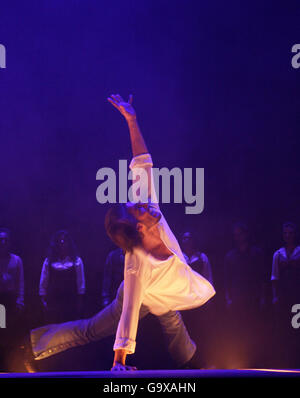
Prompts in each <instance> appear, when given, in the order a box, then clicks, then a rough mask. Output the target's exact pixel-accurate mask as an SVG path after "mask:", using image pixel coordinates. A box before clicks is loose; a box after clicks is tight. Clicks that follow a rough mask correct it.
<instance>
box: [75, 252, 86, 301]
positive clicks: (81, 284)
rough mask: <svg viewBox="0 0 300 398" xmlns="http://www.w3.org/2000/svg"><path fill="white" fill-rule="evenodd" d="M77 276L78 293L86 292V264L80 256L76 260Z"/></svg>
mask: <svg viewBox="0 0 300 398" xmlns="http://www.w3.org/2000/svg"><path fill="white" fill-rule="evenodd" d="M76 277H77V293H78V294H84V293H85V277H84V266H83V262H82V260H81V258H80V257H77V260H76Z"/></svg>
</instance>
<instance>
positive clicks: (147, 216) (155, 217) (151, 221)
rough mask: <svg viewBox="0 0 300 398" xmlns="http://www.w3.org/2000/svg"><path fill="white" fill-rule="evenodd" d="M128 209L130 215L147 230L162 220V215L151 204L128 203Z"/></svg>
mask: <svg viewBox="0 0 300 398" xmlns="http://www.w3.org/2000/svg"><path fill="white" fill-rule="evenodd" d="M126 207H127V209H128V211H129V213H130V214H131V215H132V216H133V217H134V218H135V219H136V220H137V221H138V222H139V223H142V224H143V225H144V226H145V227H146V228H147V229H149V228H151V227H153V226H154V225H156V224H157V223H158V221H159V220H160V218H161V213H160V211H159V210H157V209H156V208H155V207H154V206H153V205H151V203H131V202H128V203H127V204H126Z"/></svg>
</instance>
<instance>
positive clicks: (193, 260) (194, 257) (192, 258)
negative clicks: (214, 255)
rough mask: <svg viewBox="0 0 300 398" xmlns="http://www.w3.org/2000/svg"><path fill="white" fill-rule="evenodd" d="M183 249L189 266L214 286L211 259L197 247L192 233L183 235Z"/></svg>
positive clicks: (187, 232) (188, 232)
mask: <svg viewBox="0 0 300 398" xmlns="http://www.w3.org/2000/svg"><path fill="white" fill-rule="evenodd" d="M181 247H182V251H183V254H184V256H185V259H186V262H187V263H188V264H189V266H190V267H192V268H193V269H194V270H195V271H196V272H198V273H199V274H201V275H202V276H204V278H205V279H207V280H208V281H209V282H210V283H211V284H213V275H212V269H211V265H210V262H209V259H208V257H207V255H206V254H205V253H203V252H201V251H200V250H199V247H197V243H196V238H195V236H194V234H193V233H192V232H191V231H186V232H184V233H183V234H182V238H181Z"/></svg>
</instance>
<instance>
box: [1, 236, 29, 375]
mask: <svg viewBox="0 0 300 398" xmlns="http://www.w3.org/2000/svg"><path fill="white" fill-rule="evenodd" d="M10 236H11V234H10V231H9V230H8V229H6V228H0V304H1V305H3V306H4V308H5V320H4V324H5V327H3V324H2V322H1V327H0V370H1V371H7V370H8V369H7V364H6V357H7V355H8V354H9V352H10V351H11V349H12V348H13V346H14V344H15V341H16V340H17V339H18V337H19V336H18V334H19V333H22V330H23V329H24V327H25V325H24V316H23V315H24V311H23V309H24V272H23V262H22V260H21V258H20V257H19V256H17V255H16V254H13V253H11V250H10V246H11V239H10Z"/></svg>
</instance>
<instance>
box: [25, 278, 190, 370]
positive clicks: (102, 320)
mask: <svg viewBox="0 0 300 398" xmlns="http://www.w3.org/2000/svg"><path fill="white" fill-rule="evenodd" d="M122 304H123V283H122V284H121V285H120V287H119V289H118V293H117V296H116V298H115V299H114V301H113V302H112V303H111V304H109V305H108V306H107V307H105V308H104V309H103V310H102V311H100V312H98V314H96V315H95V316H93V317H92V318H89V319H81V320H78V321H71V322H66V323H60V324H52V325H46V326H42V327H40V328H38V329H33V330H32V331H31V333H30V337H31V344H32V351H33V354H34V356H35V359H36V360H39V359H44V358H47V357H50V356H52V355H55V354H58V353H59V352H62V351H65V350H67V349H69V348H72V347H77V346H80V345H85V344H87V343H89V342H92V341H97V340H101V339H103V338H104V337H107V336H111V335H113V334H115V333H116V331H117V327H118V323H119V319H120V317H121V313H122ZM148 313H150V311H149V309H148V308H147V307H146V306H144V305H142V306H141V309H140V316H139V318H140V319H141V318H143V317H144V316H146V315H147V314H148ZM158 320H159V322H160V324H161V326H162V329H163V332H164V336H165V339H166V342H167V345H168V350H169V353H170V355H171V357H172V358H173V360H174V361H175V362H176V363H177V364H178V365H183V364H184V363H186V362H188V361H189V360H190V359H191V358H192V356H193V355H194V353H195V351H196V345H195V343H194V342H193V340H192V339H191V338H190V336H189V334H188V332H187V330H186V327H185V325H184V323H183V321H182V318H181V315H180V313H179V312H178V311H169V312H167V313H166V314H163V315H160V316H158Z"/></svg>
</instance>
